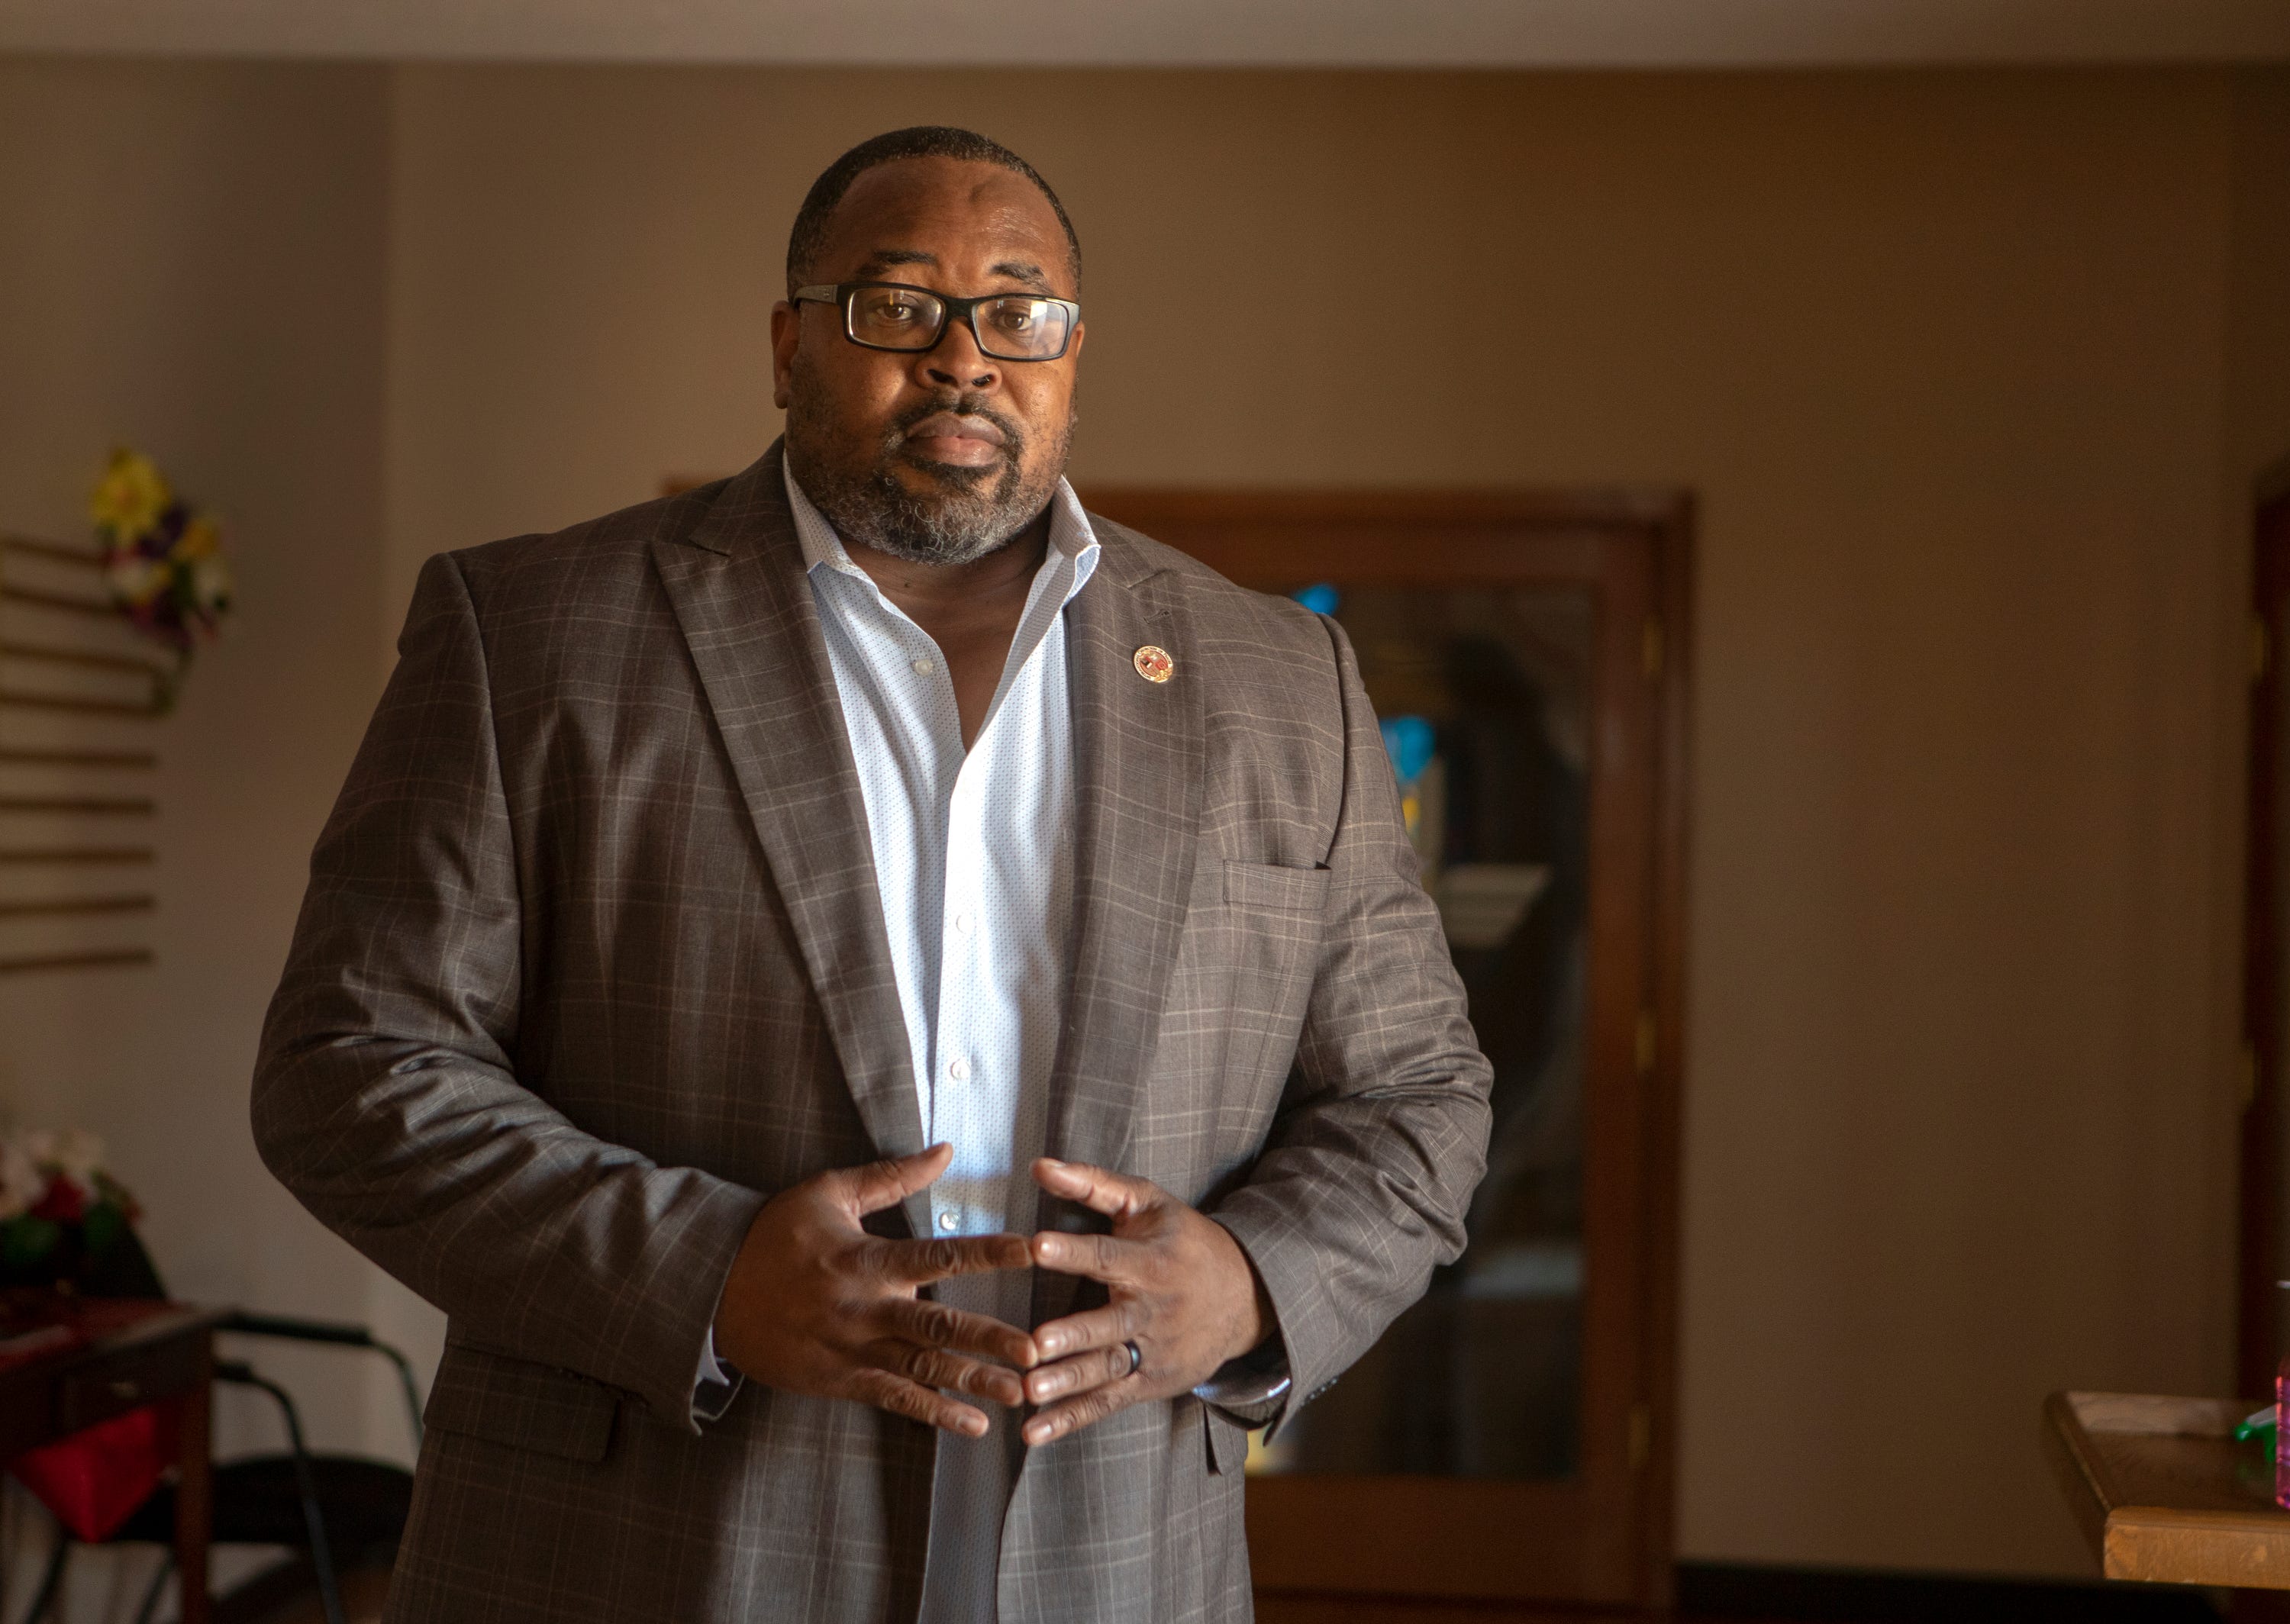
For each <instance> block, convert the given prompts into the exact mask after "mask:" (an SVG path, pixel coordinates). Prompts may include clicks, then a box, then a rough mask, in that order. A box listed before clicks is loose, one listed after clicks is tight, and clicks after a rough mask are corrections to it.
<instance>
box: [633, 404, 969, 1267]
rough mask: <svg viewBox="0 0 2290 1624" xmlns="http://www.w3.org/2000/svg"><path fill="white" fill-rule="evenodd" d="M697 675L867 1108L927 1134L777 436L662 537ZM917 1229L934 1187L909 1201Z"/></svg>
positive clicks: (872, 1130)
mask: <svg viewBox="0 0 2290 1624" xmlns="http://www.w3.org/2000/svg"><path fill="white" fill-rule="evenodd" d="M653 564H654V565H655V567H656V568H657V569H658V570H659V572H660V579H661V585H662V586H663V587H664V588H666V590H667V593H668V599H669V604H671V605H672V606H673V608H674V610H675V613H676V619H677V624H678V626H679V627H680V628H682V630H683V633H684V640H685V644H686V645H687V646H688V647H689V648H690V650H691V652H692V661H693V665H694V666H695V667H697V668H698V669H699V673H700V683H701V688H702V689H703V690H704V691H705V692H706V693H707V696H708V704H709V709H710V710H711V711H712V712H713V713H714V715H715V718H716V727H717V732H718V733H719V735H720V736H721V737H722V739H723V740H724V748H725V753H726V754H727V755H729V756H730V757H731V761H732V771H733V777H734V778H735V779H736V780H737V781H738V783H739V787H740V793H741V796H742V798H743V799H744V800H745V801H746V803H747V806H748V812H749V816H750V817H751V818H752V819H753V820H754V821H755V826H756V834H757V838H758V839H759V840H760V841H761V842H762V844H763V848H764V854H765V860H766V861H767V862H768V864H769V865H770V868H771V873H772V877H773V880H774V881H775V882H776V883H777V884H778V886H779V892H780V896H781V900H782V901H783V902H784V903H785V904H786V906H787V910H788V917H789V920H790V921H791V922H792V924H793V926H794V930H795V934H796V939H797V941H798V942H799V943H800V944H801V947H802V951H803V956H804V964H805V968H806V969H807V970H808V971H809V972H810V976H811V983H812V987H813V991H814V992H815V993H816V994H817V995H818V997H819V1003H820V1007H821V1012H823V1013H824V1015H825V1018H826V1021H827V1028H828V1031H829V1036H830V1037H831V1038H832V1040H833V1042H834V1044H835V1052H836V1055H837V1059H839V1060H841V1061H842V1064H843V1074H844V1076H845V1078H846V1079H847V1080H848V1082H849V1084H850V1087H851V1092H852V1096H853V1100H855V1101H856V1102H857V1105H858V1108H859V1116H860V1118H861V1121H863V1122H864V1123H865V1124H866V1127H867V1132H868V1133H869V1135H870V1136H871V1137H872V1138H873V1140H874V1141H875V1148H876V1149H877V1152H878V1153H880V1154H881V1155H884V1156H906V1155H909V1154H911V1153H912V1152H915V1151H917V1150H920V1149H921V1148H923V1125H922V1110H921V1107H920V1105H919V1103H918V1102H917V1099H916V1095H915V1081H914V1070H913V1061H912V1058H911V1057H910V1056H909V1053H908V1052H907V1028H906V1020H905V1018H904V1016H903V1015H902V1014H901V1011H900V1007H899V993H898V982H897V980H896V977H895V975H894V974H893V971H892V968H891V948H890V941H889V939H888V937H887V935H886V934H885V930H884V925H883V908H882V903H881V900H880V898H879V896H878V894H877V891H876V884H875V861H874V854H873V852H872V851H871V849H870V848H869V844H868V838H867V809H866V803H865V801H864V800H863V799H862V797H861V793H860V789H859V774H858V770H857V768H856V766H855V765H854V764H853V761H852V756H851V741H850V737H849V735H848V733H847V732H845V728H844V723H843V707H842V703H841V701H840V700H838V699H837V694H836V688H835V676H834V672H833V669H832V668H830V667H829V663H828V658H827V644H826V640H825V638H824V637H823V636H821V631H820V626H819V613H818V609H817V606H816V604H814V603H813V599H812V595H811V588H810V586H809V584H808V583H807V582H806V581H805V579H804V571H803V552H802V547H801V544H800V543H799V542H798V541H797V538H796V533H795V521H794V518H793V516H792V515H791V514H789V511H788V503H787V490H786V487H785V485H784V484H782V483H781V473H780V450H779V448H778V447H777V446H774V447H773V449H772V450H771V451H769V452H765V455H764V456H763V457H762V459H760V460H758V461H757V462H756V463H755V464H754V465H753V466H751V467H750V468H748V470H747V471H746V472H745V473H742V474H741V475H739V476H737V477H735V478H733V480H732V481H731V482H730V483H729V484H726V485H725V487H724V489H723V491H722V492H720V493H719V494H718V495H717V499H716V503H715V505H714V506H713V507H712V508H709V511H708V514H707V516H705V517H704V518H702V519H701V522H700V523H699V524H698V525H697V526H696V527H695V528H694V529H693V531H692V532H691V533H690V534H688V535H686V536H683V537H679V538H670V537H666V536H663V537H661V538H659V539H657V540H654V542H653ZM907 1215H908V1221H909V1223H910V1224H911V1225H913V1226H914V1232H915V1233H916V1234H917V1235H923V1234H927V1233H928V1232H929V1220H928V1202H927V1199H926V1198H925V1197H923V1196H917V1197H914V1198H912V1199H911V1200H909V1202H908V1204H907Z"/></svg>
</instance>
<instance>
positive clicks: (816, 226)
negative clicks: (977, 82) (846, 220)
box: [787, 124, 1081, 292]
mask: <svg viewBox="0 0 2290 1624" xmlns="http://www.w3.org/2000/svg"><path fill="white" fill-rule="evenodd" d="M901 158H957V159H959V160H961V161H962V162H964V163H967V164H994V165H995V166H997V168H1001V169H1006V170H1008V171H1010V172H1011V173H1013V174H1018V175H1023V176H1025V177H1026V179H1027V180H1030V181H1032V182H1033V183H1034V184H1035V185H1036V186H1037V187H1039V188H1041V191H1042V196H1045V197H1046V198H1048V199H1049V200H1050V207H1051V209H1052V210H1053V211H1054V212H1056V214H1057V217H1058V224H1059V225H1061V226H1063V227H1064V228H1065V232H1066V251H1067V252H1069V254H1071V255H1072V256H1073V274H1074V280H1075V281H1076V282H1077V283H1078V282H1079V281H1080V280H1081V238H1080V237H1079V236H1077V235H1076V233H1075V231H1074V227H1073V221H1072V220H1069V219H1068V218H1067V217H1066V205H1065V204H1061V203H1060V202H1059V201H1058V195H1057V194H1056V193H1055V192H1053V191H1052V190H1051V189H1050V183H1049V182H1048V181H1046V180H1043V179H1042V173H1041V171H1039V170H1037V169H1036V168H1035V167H1034V166H1033V165H1032V164H1029V163H1027V162H1026V160H1025V159H1023V158H1021V157H1020V156H1018V155H1017V154H1016V153H1014V152H1013V151H1011V150H1010V149H1009V148H1007V147H1005V146H1004V145H1003V144H1002V143H1001V142H1000V141H997V140H994V139H992V138H991V137H990V136H984V135H981V134H979V133H978V132H976V131H975V130H957V129H956V128H955V127H954V126H953V125H951V124H916V125H915V126H913V127H912V128H911V129H906V130H893V131H890V132H887V133H885V134H883V135H877V136H875V137H874V138H872V139H871V140H863V141H861V142H860V143H859V144H858V145H857V146H856V147H853V148H852V149H851V150H850V151H848V152H846V153H845V154H844V155H843V156H841V157H839V158H837V159H836V160H835V162H834V163H832V164H829V165H828V166H827V167H826V169H825V170H823V171H821V173H820V177H819V179H818V180H814V181H813V182H812V183H811V190H810V191H809V192H807V193H805V195H804V199H803V207H801V208H799V209H797V211H796V212H795V225H794V227H793V228H791V229H790V230H789V232H788V257H787V275H788V289H789V292H793V291H794V290H795V288H796V286H797V284H799V283H800V282H802V281H803V279H804V278H805V276H808V275H809V274H810V272H811V265H812V261H813V260H816V259H817V258H818V257H819V251H820V250H821V248H823V247H825V246H826V244H827V222H828V221H829V220H831V219H833V218H834V215H835V206H836V204H839V203H841V202H842V201H843V195H844V194H845V192H847V191H849V190H850V189H851V183H852V182H853V180H857V179H858V178H859V177H860V176H861V175H863V174H865V173H866V172H868V171H869V170H870V169H873V168H874V167H875V166H876V165H877V164H892V163H895V162H897V161H898V160H899V159H901Z"/></svg>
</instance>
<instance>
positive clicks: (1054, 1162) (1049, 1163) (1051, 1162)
mask: <svg viewBox="0 0 2290 1624" xmlns="http://www.w3.org/2000/svg"><path fill="white" fill-rule="evenodd" d="M1042 1165H1043V1166H1045V1167H1055V1168H1060V1169H1062V1168H1063V1167H1064V1166H1065V1164H1064V1163H1063V1162H1061V1161H1059V1160H1058V1158H1057V1157H1055V1156H1044V1157H1043V1158H1042Z"/></svg>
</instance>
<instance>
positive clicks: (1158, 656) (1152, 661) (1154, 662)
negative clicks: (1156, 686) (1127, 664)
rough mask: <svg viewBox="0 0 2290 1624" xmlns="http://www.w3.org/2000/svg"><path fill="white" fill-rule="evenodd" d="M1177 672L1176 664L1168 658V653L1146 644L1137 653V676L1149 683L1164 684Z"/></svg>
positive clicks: (1153, 645)
mask: <svg viewBox="0 0 2290 1624" xmlns="http://www.w3.org/2000/svg"><path fill="white" fill-rule="evenodd" d="M1176 672H1177V662H1176V661H1175V660H1172V659H1170V658H1169V651H1168V650H1166V649H1165V648H1161V647H1159V646H1157V645H1156V644H1150V643H1149V644H1146V645H1145V646H1144V647H1143V648H1141V649H1139V650H1138V651H1137V675H1138V676H1141V677H1143V678H1144V679H1145V680H1146V681H1147V682H1149V683H1165V682H1167V681H1168V680H1169V679H1170V678H1171V677H1172V676H1175V675H1176Z"/></svg>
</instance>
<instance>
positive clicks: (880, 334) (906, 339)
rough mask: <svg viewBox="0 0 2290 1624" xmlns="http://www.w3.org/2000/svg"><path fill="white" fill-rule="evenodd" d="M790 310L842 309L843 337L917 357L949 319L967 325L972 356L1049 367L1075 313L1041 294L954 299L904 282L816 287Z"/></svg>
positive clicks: (1062, 349) (800, 292) (1067, 338)
mask: <svg viewBox="0 0 2290 1624" xmlns="http://www.w3.org/2000/svg"><path fill="white" fill-rule="evenodd" d="M790 302H792V303H795V304H798V305H801V304H813V305H841V306H842V307H843V336H844V337H845V338H846V339H849V340H851V341H852V342H853V344H858V345H861V346H863V347H864V348H868V349H889V350H896V351H899V352H900V353H901V354H907V355H919V354H921V353H922V352H923V351H924V350H926V349H935V348H938V341H939V340H941V339H942V338H944V337H945V336H946V324H947V323H948V322H949V321H960V322H967V323H968V324H970V336H971V337H973V338H974V339H976V340H978V349H979V353H980V354H981V355H987V356H993V357H994V358H995V359H996V360H997V361H1054V360H1056V359H1057V358H1058V357H1059V356H1062V355H1064V354H1065V353H1066V346H1067V345H1069V344H1070V343H1072V342H1073V332H1074V328H1075V327H1076V325H1077V324H1079V323H1080V321H1081V307H1080V306H1079V305H1077V304H1076V303H1074V301H1073V300H1070V299H1051V298H1048V297H1046V296H1045V295H1043V294H1040V293H981V294H980V295H979V296H978V297H977V298H975V299H957V298H955V297H954V296H953V295H952V294H950V293H933V292H931V290H930V289H928V288H918V287H913V286H909V284H906V283H903V282H845V283H839V284H836V285H834V286H829V285H828V284H824V283H821V284H817V285H815V286H812V287H807V288H797V289H796V291H795V296H794V298H793V300H791V301H790Z"/></svg>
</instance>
